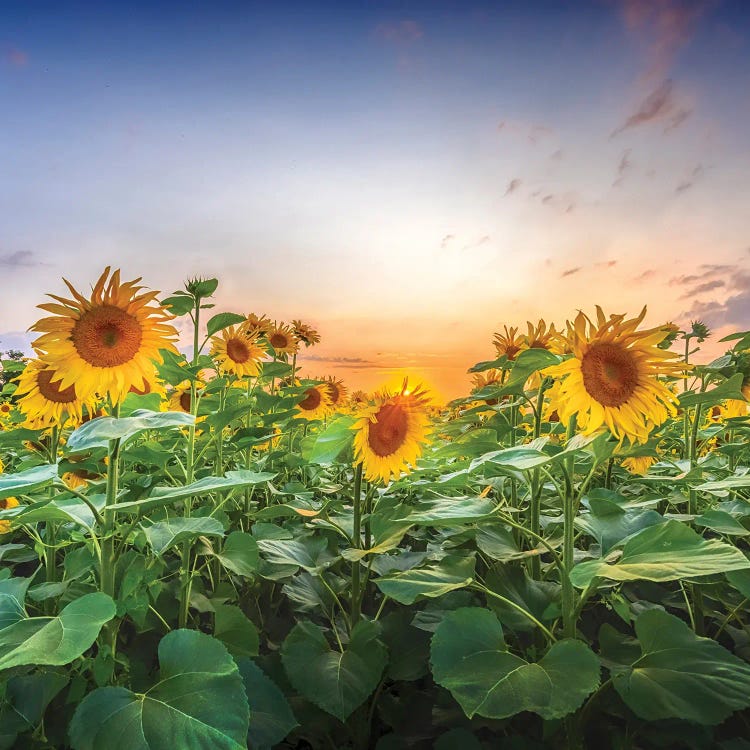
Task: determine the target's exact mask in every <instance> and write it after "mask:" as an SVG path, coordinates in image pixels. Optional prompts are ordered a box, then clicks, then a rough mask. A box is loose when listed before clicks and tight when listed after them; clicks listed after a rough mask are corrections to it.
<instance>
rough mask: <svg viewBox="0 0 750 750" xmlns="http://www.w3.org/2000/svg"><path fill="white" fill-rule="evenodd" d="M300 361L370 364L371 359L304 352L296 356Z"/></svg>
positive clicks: (371, 362)
mask: <svg viewBox="0 0 750 750" xmlns="http://www.w3.org/2000/svg"><path fill="white" fill-rule="evenodd" d="M298 359H299V360H300V362H332V363H337V364H342V365H372V364H374V362H373V361H372V360H371V359H363V358H362V357H324V356H321V355H319V354H304V355H300V356H299V357H298Z"/></svg>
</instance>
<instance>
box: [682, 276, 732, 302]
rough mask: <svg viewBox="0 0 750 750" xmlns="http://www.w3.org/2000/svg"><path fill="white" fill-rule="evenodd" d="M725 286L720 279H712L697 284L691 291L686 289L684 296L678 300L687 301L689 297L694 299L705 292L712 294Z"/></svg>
mask: <svg viewBox="0 0 750 750" xmlns="http://www.w3.org/2000/svg"><path fill="white" fill-rule="evenodd" d="M725 286H726V284H725V283H724V281H722V280H721V279H713V280H711V281H704V282H703V283H702V284H698V286H695V287H693V288H692V289H688V290H687V292H685V294H683V295H682V297H681V298H680V299H689V298H690V297H695V296H696V295H698V294H705V293H706V292H712V291H713V290H714V289H721V288H722V287H725Z"/></svg>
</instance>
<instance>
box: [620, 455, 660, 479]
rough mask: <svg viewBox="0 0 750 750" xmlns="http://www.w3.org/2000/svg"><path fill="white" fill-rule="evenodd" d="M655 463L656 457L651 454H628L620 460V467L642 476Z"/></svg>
mask: <svg viewBox="0 0 750 750" xmlns="http://www.w3.org/2000/svg"><path fill="white" fill-rule="evenodd" d="M655 463H656V459H655V458H654V457H653V456H628V458H624V459H623V460H622V467H623V469H627V470H628V471H629V472H630V473H631V474H638V475H639V476H643V475H644V474H646V473H647V472H648V470H649V469H650V468H651V467H652V466H653V465H654V464H655Z"/></svg>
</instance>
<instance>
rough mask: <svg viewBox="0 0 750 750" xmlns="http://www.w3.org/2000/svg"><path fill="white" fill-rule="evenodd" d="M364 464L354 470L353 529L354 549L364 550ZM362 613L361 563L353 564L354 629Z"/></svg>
mask: <svg viewBox="0 0 750 750" xmlns="http://www.w3.org/2000/svg"><path fill="white" fill-rule="evenodd" d="M361 496H362V464H361V463H359V464H357V468H356V469H355V470H354V498H353V506H354V521H353V529H352V547H354V549H361V548H362V534H361V527H362V497H361ZM361 611H362V592H361V591H360V561H359V560H355V561H354V562H352V603H351V617H350V619H351V624H352V627H354V626H355V625H356V624H357V623H358V622H359V618H360V615H361Z"/></svg>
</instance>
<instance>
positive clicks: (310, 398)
mask: <svg viewBox="0 0 750 750" xmlns="http://www.w3.org/2000/svg"><path fill="white" fill-rule="evenodd" d="M321 398H322V396H321V395H320V391H319V390H318V389H317V388H308V389H307V390H306V391H305V398H304V400H303V401H300V402H299V408H300V409H304V410H305V411H312V410H313V409H317V408H318V407H319V406H320V400H321Z"/></svg>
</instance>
